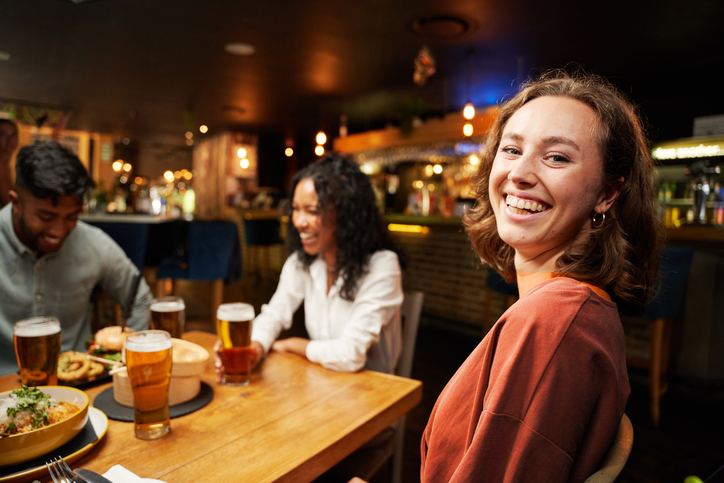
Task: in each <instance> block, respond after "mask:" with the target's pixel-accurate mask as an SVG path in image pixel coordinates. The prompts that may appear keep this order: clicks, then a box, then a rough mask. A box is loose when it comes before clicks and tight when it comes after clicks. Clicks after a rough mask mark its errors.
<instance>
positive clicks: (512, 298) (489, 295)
mask: <svg viewBox="0 0 724 483" xmlns="http://www.w3.org/2000/svg"><path fill="white" fill-rule="evenodd" d="M493 292H495V293H498V294H500V295H503V296H505V303H506V309H507V308H508V307H510V306H511V305H513V304H514V303H515V302H516V300H518V284H516V283H508V282H506V281H505V279H504V278H503V277H502V276H501V275H500V274H499V273H498V272H496V271H495V270H494V269H493V268H491V267H488V276H487V278H486V280H485V320H483V336H485V334H487V333H488V331H489V330H490V329H491V328H492V327H493V325H495V322H496V321H495V320H493V317H492V313H493Z"/></svg>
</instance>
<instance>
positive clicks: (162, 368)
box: [126, 330, 173, 439]
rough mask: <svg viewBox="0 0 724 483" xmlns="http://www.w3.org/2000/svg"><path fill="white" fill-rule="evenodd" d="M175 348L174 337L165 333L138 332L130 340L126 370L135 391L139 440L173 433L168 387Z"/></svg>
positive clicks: (134, 400)
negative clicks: (173, 349)
mask: <svg viewBox="0 0 724 483" xmlns="http://www.w3.org/2000/svg"><path fill="white" fill-rule="evenodd" d="M172 347H173V344H172V343H171V335H170V334H169V333H168V332H166V331H163V330H143V331H141V332H134V333H132V334H131V335H129V336H128V338H127V339H126V367H127V368H128V379H129V380H130V381H131V389H132V391H133V422H134V430H135V434H136V437H137V438H140V439H156V438H160V437H162V436H165V435H167V434H168V433H169V432H170V431H171V418H170V417H169V411H168V385H169V382H170V381H171V366H172V364H173V359H172Z"/></svg>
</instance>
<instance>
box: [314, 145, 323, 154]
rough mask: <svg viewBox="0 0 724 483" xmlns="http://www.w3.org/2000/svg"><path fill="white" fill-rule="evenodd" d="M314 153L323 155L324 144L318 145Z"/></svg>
mask: <svg viewBox="0 0 724 483" xmlns="http://www.w3.org/2000/svg"><path fill="white" fill-rule="evenodd" d="M314 154H316V155H317V156H323V155H324V146H317V147H316V148H314Z"/></svg>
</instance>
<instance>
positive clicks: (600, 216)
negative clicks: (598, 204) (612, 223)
mask: <svg viewBox="0 0 724 483" xmlns="http://www.w3.org/2000/svg"><path fill="white" fill-rule="evenodd" d="M591 221H592V223H591V225H593V227H594V228H601V227H602V226H603V222H604V221H606V213H594V214H593V219H592V220H591Z"/></svg>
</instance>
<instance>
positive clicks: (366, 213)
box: [286, 153, 402, 301]
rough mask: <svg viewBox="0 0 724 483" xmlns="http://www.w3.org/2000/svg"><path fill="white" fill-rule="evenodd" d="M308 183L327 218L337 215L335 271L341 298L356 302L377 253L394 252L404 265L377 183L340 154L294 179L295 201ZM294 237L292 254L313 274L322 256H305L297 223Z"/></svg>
mask: <svg viewBox="0 0 724 483" xmlns="http://www.w3.org/2000/svg"><path fill="white" fill-rule="evenodd" d="M307 178H311V179H312V181H313V182H314V189H315V190H316V192H317V197H318V198H319V211H320V213H321V216H322V218H323V219H328V218H327V217H328V216H330V215H333V216H334V218H333V219H335V220H336V223H335V229H334V231H335V235H336V239H337V266H336V267H335V269H336V271H337V273H339V274H340V276H341V277H342V282H343V283H342V290H341V291H340V295H341V296H342V298H343V299H345V300H349V301H352V300H354V298H355V296H356V295H357V290H358V288H359V286H358V284H359V280H360V278H361V277H362V276H363V275H365V274H366V273H367V270H368V263H369V260H370V257H371V256H372V254H374V253H375V252H376V251H378V250H385V249H386V250H392V251H394V252H395V253H397V255H398V259H400V263H401V264H402V257H401V254H400V252H399V251H398V250H397V248H396V247H395V245H394V243H393V242H392V239H391V238H390V234H389V232H388V231H387V228H386V227H385V226H384V225H383V223H382V219H381V217H380V212H379V210H378V209H377V205H376V204H375V193H374V191H373V189H372V183H370V180H369V178H368V177H367V175H366V174H364V173H362V172H361V171H360V169H359V166H358V165H357V164H356V163H355V162H354V161H351V160H350V159H348V158H346V157H345V156H342V155H340V154H336V153H330V154H327V155H326V156H325V157H323V158H322V159H320V160H319V161H317V162H315V163H312V164H310V165H309V166H307V167H306V168H304V169H302V170H301V171H299V172H297V173H296V174H295V175H294V177H293V178H292V183H291V189H290V191H289V192H290V193H291V194H292V196H293V194H294V191H295V189H296V188H297V185H298V184H299V182H300V181H302V180H303V179H307ZM286 211H287V215H288V216H289V217H290V219H291V211H292V207H291V203H287V206H286ZM288 237H289V251H290V252H291V253H296V254H297V256H298V257H299V260H300V261H301V263H302V265H303V266H304V268H305V269H309V266H310V265H311V264H312V262H313V261H314V260H315V258H316V257H317V255H308V254H307V253H305V252H304V249H303V248H302V242H301V240H300V238H299V232H298V231H297V229H296V228H295V227H294V224H293V223H290V224H289V229H288Z"/></svg>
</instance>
